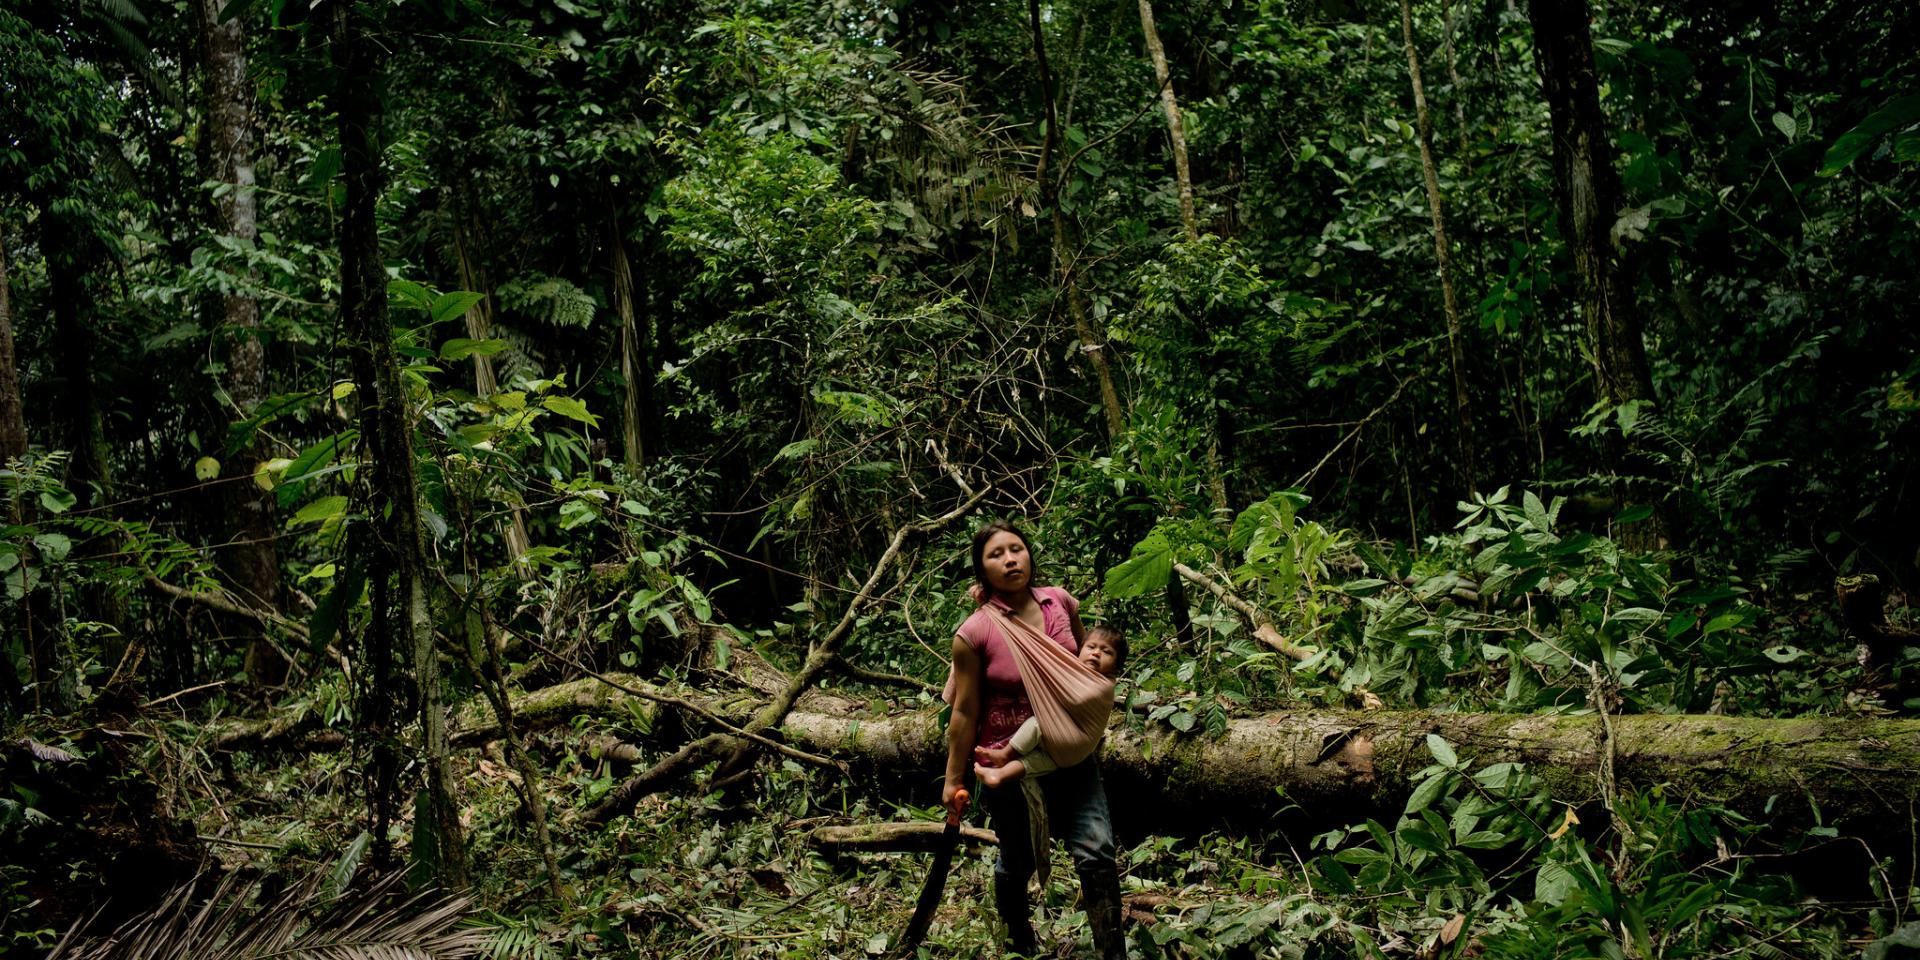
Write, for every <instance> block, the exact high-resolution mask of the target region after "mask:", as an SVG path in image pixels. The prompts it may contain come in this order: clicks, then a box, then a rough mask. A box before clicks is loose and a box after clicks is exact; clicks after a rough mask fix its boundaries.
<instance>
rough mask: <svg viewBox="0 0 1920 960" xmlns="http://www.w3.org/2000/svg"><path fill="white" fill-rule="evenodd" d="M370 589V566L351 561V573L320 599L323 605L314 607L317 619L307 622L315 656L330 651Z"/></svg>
mask: <svg viewBox="0 0 1920 960" xmlns="http://www.w3.org/2000/svg"><path fill="white" fill-rule="evenodd" d="M366 586H367V568H366V564H365V563H363V562H362V561H361V560H360V558H358V557H350V558H348V560H347V572H346V573H345V574H344V575H342V576H341V577H340V579H338V580H336V581H334V584H333V589H332V590H329V591H327V595H326V596H324V597H322V598H320V603H319V604H318V605H317V606H315V607H314V608H313V617H312V618H311V619H309V620H308V621H307V642H308V645H309V648H310V649H311V651H312V653H313V655H314V656H316V657H318V656H319V655H321V654H322V653H325V652H326V650H327V644H329V643H332V642H333V638H334V637H335V636H336V635H338V634H339V632H340V627H341V625H342V624H344V623H346V622H347V614H348V613H349V612H350V611H352V609H353V605H354V604H356V603H358V602H360V594H361V592H362V591H363V590H365V589H366Z"/></svg>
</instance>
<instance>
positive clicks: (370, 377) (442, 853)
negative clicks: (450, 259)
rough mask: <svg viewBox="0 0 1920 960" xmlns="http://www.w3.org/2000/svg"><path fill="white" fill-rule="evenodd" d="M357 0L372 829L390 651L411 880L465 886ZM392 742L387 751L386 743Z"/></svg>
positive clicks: (355, 260) (373, 57)
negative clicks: (408, 779)
mask: <svg viewBox="0 0 1920 960" xmlns="http://www.w3.org/2000/svg"><path fill="white" fill-rule="evenodd" d="M360 30H361V25H360V23H359V19H358V10H357V5H356V4H352V3H340V4H337V5H336V6H335V8H334V31H335V35H334V41H333V49H332V53H333V57H334V68H335V70H336V71H337V72H338V77H339V82H340V89H339V94H338V99H339V103H338V109H339V124H340V146H341V153H342V158H343V167H344V170H345V173H346V185H347V195H346V204H345V211H344V215H343V217H342V220H341V230H340V247H341V249H340V261H341V273H342V276H341V308H342V309H341V312H342V315H343V316H342V324H341V326H342V328H343V330H344V331H345V333H346V336H347V340H348V342H349V345H350V350H351V352H352V355H353V365H354V379H355V380H356V381H357V387H358V389H357V394H358V396H359V399H360V404H361V408H360V432H361V436H362V437H364V438H365V442H366V445H367V459H368V461H369V464H370V467H371V469H370V470H369V471H368V472H369V473H370V474H371V476H370V477H369V478H368V482H367V483H366V484H365V485H364V486H363V487H362V488H361V489H362V491H363V497H362V503H361V508H362V509H363V510H364V512H365V513H366V514H367V515H368V516H369V517H370V518H371V519H370V522H369V523H368V524H367V527H368V529H369V533H370V534H371V535H370V536H369V537H368V538H367V539H368V543H366V544H365V545H364V546H365V548H366V549H365V551H364V553H365V556H366V558H367V565H368V580H369V582H370V583H371V584H372V587H373V590H372V600H373V608H372V611H371V617H370V620H369V623H368V627H367V643H366V648H367V657H368V658H369V659H371V660H372V661H373V664H372V668H373V673H374V676H375V680H374V689H373V690H372V691H371V692H370V695H369V696H363V697H361V698H360V701H359V704H358V706H359V707H361V708H363V709H365V708H368V707H372V708H373V709H372V712H371V713H370V714H369V719H370V721H371V724H372V727H371V729H368V730H367V731H366V733H368V734H369V735H370V736H371V737H372V738H373V740H374V758H373V768H374V769H373V778H374V780H375V781H376V789H375V791H374V797H373V808H374V809H373V815H374V826H375V831H374V836H375V837H376V842H379V840H380V839H381V838H384V831H385V828H386V826H387V824H388V823H390V822H391V819H392V811H391V809H383V807H386V806H390V798H391V796H392V791H393V790H394V789H396V788H397V766H395V765H394V764H395V761H396V759H397V758H396V757H394V756H393V754H392V751H391V747H387V746H383V744H391V743H392V742H393V741H394V740H395V739H396V738H397V736H398V734H399V730H398V725H397V724H396V723H395V722H394V719H393V718H392V716H391V714H390V712H389V709H388V707H387V706H386V704H384V703H382V704H375V703H372V702H371V701H376V700H385V699H389V698H393V697H394V696H395V694H397V693H399V691H398V690H396V689H395V684H394V682H393V656H394V654H395V653H396V652H398V651H405V652H406V654H407V655H408V656H409V658H410V660H411V664H410V665H411V667H412V673H413V681H414V683H413V690H412V693H413V695H414V700H415V703H416V704H417V705H418V707H419V719H420V731H421V734H420V736H421V744H420V747H421V753H422V757H421V760H422V769H423V776H422V781H423V782H422V786H421V789H420V792H419V795H418V798H417V802H416V804H415V807H414V839H413V858H414V880H415V883H416V885H417V886H438V887H441V888H445V889H458V888H460V887H464V886H465V885H466V860H465V846H466V845H465V843H464V841H463V840H462V838H461V829H460V820H459V810H458V808H457V807H456V806H455V804H454V800H453V776H452V770H451V766H450V762H449V757H448V753H449V746H448V742H447V729H446V717H445V710H444V708H443V706H442V705H441V702H440V676H439V658H438V657H437V656H436V655H435V652H434V647H433V636H434V635H433V619H432V614H431V611H430V610H429V608H428V605H427V585H426V576H427V563H426V554H425V549H424V542H423V540H422V538H421V525H420V513H419V510H420V500H419V482H418V478H417V477H416V475H415V468H414V460H413V430H412V425H411V423H410V422H409V416H408V409H407V398H406V392H405V389H404V387H403V386H402V384H401V382H400V370H399V366H398V364H397V363H396V362H395V359H394V351H393V331H392V329H391V327H390V326H389V322H388V319H387V284H386V269H385V267H384V265H383V264H382V261H381V257H380V233H379V224H378V222H377V220H376V217H375V211H376V206H377V204H378V201H379V197H380V192H381V188H382V185H383V180H384V178H383V174H382V170H381V145H380V136H379V131H378V125H379V123H380V100H379V96H378V94H377V92H376V83H377V75H378V74H379V72H380V70H381V69H382V64H381V62H380V59H379V53H378V51H379V49H380V48H379V45H377V44H372V43H366V42H364V41H363V39H362V38H361V36H360ZM383 751H385V755H384V756H383V755H382V753H383Z"/></svg>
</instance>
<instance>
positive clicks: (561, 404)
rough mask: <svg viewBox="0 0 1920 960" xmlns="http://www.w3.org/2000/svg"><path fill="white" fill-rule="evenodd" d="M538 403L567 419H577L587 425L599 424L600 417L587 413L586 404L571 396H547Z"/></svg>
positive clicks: (594, 425)
mask: <svg viewBox="0 0 1920 960" xmlns="http://www.w3.org/2000/svg"><path fill="white" fill-rule="evenodd" d="M540 405H541V406H543V407H546V408H547V409H548V410H552V411H553V412H554V413H557V414H559V415H561V416H563V417H566V418H568V419H571V420H578V421H580V422H581V423H584V424H586V425H587V426H589V427H597V426H599V425H600V418H599V417H596V416H594V415H593V414H591V413H588V412H587V405H586V404H584V403H581V402H580V401H578V400H575V399H574V398H572V397H547V398H545V399H543V400H541V401H540Z"/></svg>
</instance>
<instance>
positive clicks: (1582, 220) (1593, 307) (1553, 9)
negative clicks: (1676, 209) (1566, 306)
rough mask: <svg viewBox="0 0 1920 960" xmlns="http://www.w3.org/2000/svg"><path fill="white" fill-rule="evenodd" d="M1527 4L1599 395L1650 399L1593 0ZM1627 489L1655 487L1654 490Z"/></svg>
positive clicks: (1624, 465)
mask: <svg viewBox="0 0 1920 960" xmlns="http://www.w3.org/2000/svg"><path fill="white" fill-rule="evenodd" d="M1527 14H1528V17H1529V19H1530V20H1531V21H1532V23H1533V45H1534V59H1535V61H1536V63H1537V66H1538V67H1539V70H1540V79H1541V83H1542V85H1543V86H1544V88H1545V92H1546V98H1547V108H1548V111H1549V112H1550V113H1551V115H1552V122H1553V172H1554V187H1555V193H1556V195H1557V196H1556V199H1557V200H1558V201H1559V205H1560V222H1561V224H1560V229H1561V233H1562V235H1563V236H1564V237H1565V238H1566V244H1567V249H1568V250H1569V251H1571V252H1572V254H1573V267H1574V273H1575V275H1576V276H1577V277H1578V278H1579V284H1580V292H1579V299H1580V313H1581V316H1582V317H1583V318H1584V319H1585V321H1586V327H1587V336H1588V338H1589V339H1590V341H1591V343H1592V346H1593V366H1594V374H1595V376H1596V378H1597V380H1598V382H1599V387H1600V391H1599V392H1600V398H1601V399H1602V400H1605V401H1606V402H1608V403H1610V404H1614V405H1616V406H1618V405H1622V404H1627V403H1633V402H1640V403H1646V404H1651V403H1653V402H1654V393H1653V379H1652V377H1651V375H1650V374H1649V372H1648V369H1647V350H1646V344H1645V343H1644V342H1643V340H1642V338H1641V331H1640V311H1639V308H1638V306H1637V305H1636V304H1635V303H1634V296H1633V282H1632V279H1631V277H1629V276H1628V274H1627V271H1626V269H1625V265H1624V264H1622V263H1621V262H1620V260H1619V258H1618V257H1617V256H1616V255H1615V251H1614V246H1613V237H1612V233H1613V224H1614V220H1615V217H1616V215H1617V213H1618V211H1619V209H1620V199H1621V195H1622V191H1621V187H1620V174H1619V172H1618V171H1616V170H1615V169H1614V167H1613V147H1612V145H1611V143H1609V142H1608V140H1607V131H1606V117H1605V115H1604V114H1603V113H1602V112H1601V110H1600V81H1599V75H1598V71H1597V70H1596V69H1595V67H1594V62H1593V35H1592V33H1591V32H1590V30H1589V28H1588V24H1587V20H1588V11H1587V4H1586V0H1532V2H1530V3H1529V4H1528V5H1527ZM1612 446H1613V449H1612V451H1611V458H1612V459H1613V460H1614V465H1613V466H1614V472H1615V473H1616V474H1622V475H1632V474H1643V473H1650V472H1652V468H1651V466H1650V465H1649V464H1645V463H1633V464H1630V463H1629V462H1628V461H1629V459H1632V460H1636V461H1637V460H1640V459H1642V458H1639V457H1635V456H1633V454H1634V453H1635V450H1634V448H1635V447H1636V446H1637V440H1636V438H1634V437H1631V436H1629V437H1626V438H1623V439H1622V440H1621V441H1619V442H1616V443H1614V444H1613V445H1612ZM1624 492H1627V493H1634V492H1637V493H1639V494H1640V495H1641V496H1643V497H1644V496H1653V495H1654V491H1648V490H1640V491H1624ZM1664 514H1665V511H1660V512H1656V514H1655V516H1656V518H1659V519H1660V520H1661V521H1665V519H1666V517H1665V515H1664ZM1661 526H1670V525H1669V524H1665V523H1664V522H1658V523H1654V524H1652V525H1651V526H1650V528H1642V529H1645V530H1647V533H1646V535H1645V543H1646V544H1647V545H1652V544H1654V543H1657V541H1658V539H1659V537H1660V536H1661V535H1662V534H1663V533H1665V534H1672V533H1675V532H1676V531H1675V530H1673V529H1668V530H1664V531H1663V530H1661V529H1660V527H1661Z"/></svg>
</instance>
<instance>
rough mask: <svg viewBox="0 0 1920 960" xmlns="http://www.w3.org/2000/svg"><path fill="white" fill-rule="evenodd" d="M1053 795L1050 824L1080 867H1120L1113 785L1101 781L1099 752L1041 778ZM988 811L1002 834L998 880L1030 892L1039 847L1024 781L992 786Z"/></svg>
mask: <svg viewBox="0 0 1920 960" xmlns="http://www.w3.org/2000/svg"><path fill="white" fill-rule="evenodd" d="M1038 782H1039V784H1040V791H1041V793H1042V795H1044V796H1045V797H1046V799H1047V823H1048V825H1049V826H1050V827H1051V828H1052V830H1053V836H1054V838H1055V839H1057V840H1061V841H1063V842H1065V843H1066V845H1067V853H1068V854H1069V855H1071V856H1072V857H1073V866H1074V870H1075V872H1077V873H1079V874H1081V875H1082V876H1085V875H1086V873H1087V871H1089V870H1100V869H1104V870H1107V871H1112V870H1113V869H1114V868H1115V863H1114V847H1113V819H1112V818H1111V817H1109V816H1108V815H1107V788H1106V786H1105V785H1104V784H1103V783H1101V781H1100V761H1099V758H1098V757H1088V758H1087V759H1085V760H1083V761H1081V762H1080V763H1077V764H1075V765H1073V766H1071V767H1062V768H1061V769H1059V770H1055V771H1054V772H1052V773H1050V774H1048V775H1047V776H1045V777H1044V778H1042V779H1040V780H1039V781H1038ZM986 794H987V796H986V803H987V812H988V813H989V814H990V815H991V816H992V818H993V829H994V832H996V833H998V834H999V835H1000V860H999V862H998V863H996V864H994V867H993V878H994V883H995V884H996V885H1000V884H1011V885H1012V886H1009V887H1006V889H1018V890H1022V891H1024V890H1025V889H1026V888H1027V880H1028V878H1030V877H1032V876H1033V848H1032V845H1031V844H1029V843H1028V842H1027V840H1026V838H1027V833H1028V827H1027V800H1026V797H1025V796H1024V795H1022V793H1021V792H1020V785H1019V784H1018V783H1009V784H1005V785H1003V786H1001V787H999V788H991V787H989V788H986Z"/></svg>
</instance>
